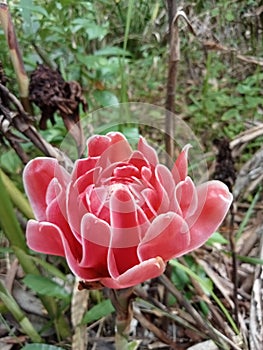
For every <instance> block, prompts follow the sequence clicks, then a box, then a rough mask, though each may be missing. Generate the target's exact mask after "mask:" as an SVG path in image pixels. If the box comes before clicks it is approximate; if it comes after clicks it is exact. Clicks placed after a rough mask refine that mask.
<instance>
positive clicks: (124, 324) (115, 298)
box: [110, 287, 133, 350]
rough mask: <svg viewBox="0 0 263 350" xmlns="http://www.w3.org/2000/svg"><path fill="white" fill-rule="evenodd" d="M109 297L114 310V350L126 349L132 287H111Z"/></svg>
mask: <svg viewBox="0 0 263 350" xmlns="http://www.w3.org/2000/svg"><path fill="white" fill-rule="evenodd" d="M110 298H111V302H112V305H113V306H114V308H115V310H116V330H115V332H116V333H115V348H116V350H126V349H128V336H129V332H130V325H131V320H132V317H133V310H132V298H133V287H132V288H126V289H118V290H117V289H111V290H110Z"/></svg>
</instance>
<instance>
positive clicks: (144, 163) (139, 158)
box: [128, 151, 151, 170]
mask: <svg viewBox="0 0 263 350" xmlns="http://www.w3.org/2000/svg"><path fill="white" fill-rule="evenodd" d="M128 163H129V164H132V165H134V166H135V167H136V168H137V169H139V170H141V169H142V168H143V167H146V168H149V169H151V166H150V163H149V162H148V160H147V159H146V158H145V157H144V155H143V154H142V153H141V152H139V151H134V152H132V154H131V156H130V158H129V160H128Z"/></svg>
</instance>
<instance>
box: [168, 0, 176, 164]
mask: <svg viewBox="0 0 263 350" xmlns="http://www.w3.org/2000/svg"><path fill="white" fill-rule="evenodd" d="M167 9H168V24H169V59H168V76H167V85H166V101H165V109H166V115H165V149H166V153H167V165H171V164H170V162H171V161H173V159H174V112H175V90H176V79H177V71H178V68H177V66H178V61H179V36H178V28H177V23H176V24H174V17H175V14H176V12H177V4H176V0H167Z"/></svg>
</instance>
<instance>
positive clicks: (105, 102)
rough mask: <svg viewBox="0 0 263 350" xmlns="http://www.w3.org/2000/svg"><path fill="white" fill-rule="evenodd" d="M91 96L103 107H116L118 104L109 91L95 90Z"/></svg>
mask: <svg viewBox="0 0 263 350" xmlns="http://www.w3.org/2000/svg"><path fill="white" fill-rule="evenodd" d="M93 96H94V98H95V100H96V101H97V102H99V103H100V104H101V105H102V106H103V107H106V106H111V105H116V104H118V103H119V100H118V98H117V96H116V95H114V94H113V93H112V92H110V91H99V90H96V91H94V93H93Z"/></svg>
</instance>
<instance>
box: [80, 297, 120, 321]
mask: <svg viewBox="0 0 263 350" xmlns="http://www.w3.org/2000/svg"><path fill="white" fill-rule="evenodd" d="M114 310H115V309H114V307H113V306H112V303H111V301H110V300H109V299H107V300H103V301H102V302H101V303H99V304H97V305H95V306H93V307H92V308H91V309H90V310H88V311H87V312H86V314H85V315H84V317H83V320H82V324H85V323H91V322H94V321H97V320H99V319H100V318H102V317H105V316H108V315H110V314H111V313H112V312H114Z"/></svg>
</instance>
